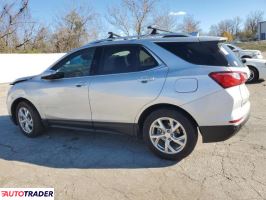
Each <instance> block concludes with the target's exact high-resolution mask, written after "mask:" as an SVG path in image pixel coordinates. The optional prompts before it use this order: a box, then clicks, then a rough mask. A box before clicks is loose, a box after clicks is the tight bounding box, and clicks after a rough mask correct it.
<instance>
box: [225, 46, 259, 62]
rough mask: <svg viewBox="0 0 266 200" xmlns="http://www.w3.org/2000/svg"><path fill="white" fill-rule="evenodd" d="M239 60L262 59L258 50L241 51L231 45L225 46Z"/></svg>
mask: <svg viewBox="0 0 266 200" xmlns="http://www.w3.org/2000/svg"><path fill="white" fill-rule="evenodd" d="M226 45H227V46H228V47H229V48H230V49H231V50H232V51H233V52H234V53H235V54H236V55H237V56H238V57H239V58H256V59H263V56H262V53H261V51H259V50H243V49H241V48H239V47H237V46H235V45H233V44H226Z"/></svg>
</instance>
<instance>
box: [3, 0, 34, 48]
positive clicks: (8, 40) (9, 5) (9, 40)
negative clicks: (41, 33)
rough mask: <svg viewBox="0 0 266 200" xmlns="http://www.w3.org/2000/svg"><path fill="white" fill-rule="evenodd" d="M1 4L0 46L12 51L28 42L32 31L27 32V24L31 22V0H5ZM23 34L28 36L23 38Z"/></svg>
mask: <svg viewBox="0 0 266 200" xmlns="http://www.w3.org/2000/svg"><path fill="white" fill-rule="evenodd" d="M0 6H1V7H0V45H1V46H0V48H1V49H2V50H4V49H5V50H6V51H10V49H13V48H19V47H21V46H23V45H24V44H26V43H28V42H29V40H30V39H29V35H30V33H29V32H25V24H26V23H31V22H30V20H31V18H30V15H29V12H28V6H29V0H20V1H19V3H18V2H17V1H15V0H14V1H4V2H2V3H1V5H0ZM31 26H32V25H31ZM31 29H32V28H31ZM23 34H25V35H27V37H25V38H22V37H21V35H23ZM25 35H23V36H25Z"/></svg>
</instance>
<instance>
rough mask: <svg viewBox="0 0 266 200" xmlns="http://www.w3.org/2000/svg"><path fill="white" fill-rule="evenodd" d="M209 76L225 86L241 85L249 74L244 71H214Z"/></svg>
mask: <svg viewBox="0 0 266 200" xmlns="http://www.w3.org/2000/svg"><path fill="white" fill-rule="evenodd" d="M209 76H210V77H211V78H212V79H213V80H215V81H216V82H217V83H218V84H219V85H221V86H222V87H223V88H230V87H233V86H237V85H241V84H243V83H245V82H246V81H247V74H246V73H244V72H232V71H227V72H212V73H210V74H209Z"/></svg>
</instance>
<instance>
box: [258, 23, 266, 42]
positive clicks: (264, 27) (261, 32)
mask: <svg viewBox="0 0 266 200" xmlns="http://www.w3.org/2000/svg"><path fill="white" fill-rule="evenodd" d="M258 39H259V40H266V21H263V22H259V24H258Z"/></svg>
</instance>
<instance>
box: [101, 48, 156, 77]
mask: <svg viewBox="0 0 266 200" xmlns="http://www.w3.org/2000/svg"><path fill="white" fill-rule="evenodd" d="M157 65H158V63H157V62H156V60H155V59H154V58H153V57H152V56H151V55H150V54H149V53H148V52H147V51H146V50H145V49H144V48H142V47H141V46H138V45H115V46H105V47H104V50H103V56H102V63H101V64H100V67H99V71H98V74H117V73H126V72H135V71H143V70H147V69H151V68H153V67H155V66H157Z"/></svg>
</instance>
